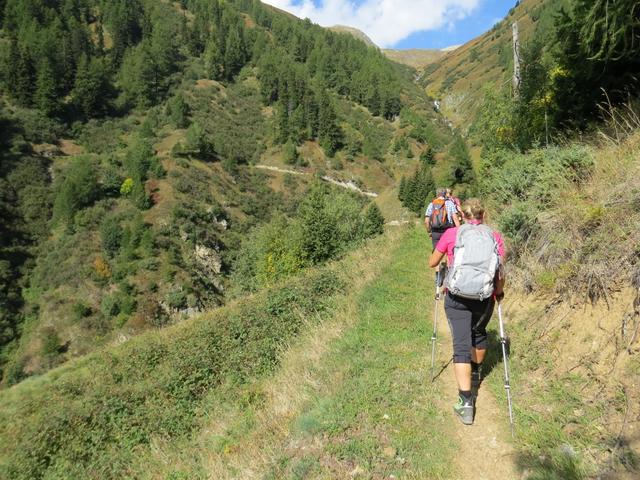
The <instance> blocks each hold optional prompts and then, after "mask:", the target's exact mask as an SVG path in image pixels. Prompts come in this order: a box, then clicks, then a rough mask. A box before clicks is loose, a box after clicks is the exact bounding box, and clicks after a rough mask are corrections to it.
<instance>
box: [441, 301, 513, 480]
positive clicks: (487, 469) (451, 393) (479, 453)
mask: <svg viewBox="0 0 640 480" xmlns="http://www.w3.org/2000/svg"><path fill="white" fill-rule="evenodd" d="M431 316H432V317H433V309H432V314H431ZM497 321H498V318H497V311H496V312H495V314H494V317H493V318H492V319H491V323H490V327H491V326H492V325H493V324H494V323H495V324H497ZM431 325H433V324H431ZM431 328H433V327H431ZM437 348H438V350H437V351H438V354H437V360H436V369H435V370H436V373H437V372H438V371H439V370H440V369H442V367H443V366H444V365H447V367H446V369H445V370H444V371H442V373H441V374H440V375H439V376H438V377H437V378H436V380H435V382H436V383H438V384H441V385H444V388H443V389H444V390H445V392H446V393H445V395H444V396H442V397H439V398H438V402H437V403H438V406H439V408H441V409H443V410H445V411H447V412H448V413H449V414H450V415H449V416H450V420H451V425H450V426H451V428H450V434H451V435H452V437H453V439H454V440H455V442H456V444H457V449H458V451H459V455H457V456H456V458H455V462H456V464H457V467H458V470H459V471H460V477H459V478H460V479H461V480H466V479H473V480H516V479H519V478H521V474H519V473H518V472H517V471H516V468H515V463H514V457H515V455H516V452H515V449H514V447H513V445H512V444H511V442H510V440H509V439H510V436H511V432H510V430H509V420H508V413H507V412H508V410H507V405H506V404H504V405H503V404H499V403H498V402H497V400H496V398H495V397H494V395H493V394H492V393H491V391H490V390H489V388H488V386H484V387H483V386H482V385H481V386H480V389H479V392H478V398H477V402H476V416H475V419H474V424H473V425H472V426H466V425H463V424H462V423H461V422H459V421H458V420H457V419H455V418H454V414H453V410H452V407H453V403H454V401H455V399H456V394H457V387H456V386H455V379H454V376H453V369H452V367H451V364H450V363H448V362H449V360H450V359H451V357H452V355H453V352H452V350H453V349H452V345H451V332H450V330H449V326H448V324H447V319H446V317H445V314H444V308H443V302H442V301H441V302H439V305H438V340H437ZM489 375H491V376H494V375H498V376H502V375H503V365H502V363H498V364H496V365H495V367H494V368H493V370H492V371H491V372H490V373H489ZM485 380H486V379H485Z"/></svg>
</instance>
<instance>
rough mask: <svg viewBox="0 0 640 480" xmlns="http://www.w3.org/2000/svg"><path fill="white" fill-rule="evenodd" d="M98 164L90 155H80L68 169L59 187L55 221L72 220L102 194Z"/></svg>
mask: <svg viewBox="0 0 640 480" xmlns="http://www.w3.org/2000/svg"><path fill="white" fill-rule="evenodd" d="M97 177H98V176H97V170H96V164H95V162H94V161H93V159H91V158H89V157H78V158H76V159H74V160H73V162H72V164H71V166H70V167H69V168H68V169H67V171H66V172H65V175H64V179H63V181H62V182H61V183H60V185H59V187H58V188H57V193H56V198H55V201H54V204H53V218H54V221H55V222H58V221H66V222H71V220H72V219H73V216H74V215H75V213H76V212H77V211H78V210H80V209H81V208H83V207H86V206H88V205H90V204H91V203H93V202H94V201H95V200H96V199H98V198H99V196H100V193H101V192H100V189H99V186H98V181H97Z"/></svg>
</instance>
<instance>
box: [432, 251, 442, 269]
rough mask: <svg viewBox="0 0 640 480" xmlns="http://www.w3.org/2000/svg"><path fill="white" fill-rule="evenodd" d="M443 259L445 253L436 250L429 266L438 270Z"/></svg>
mask: <svg viewBox="0 0 640 480" xmlns="http://www.w3.org/2000/svg"><path fill="white" fill-rule="evenodd" d="M442 257H444V253H442V252H440V251H438V249H437V248H436V249H435V250H434V251H433V253H432V254H431V256H430V257H429V266H430V267H431V268H436V267H437V266H438V265H440V261H441V260H442Z"/></svg>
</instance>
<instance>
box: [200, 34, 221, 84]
mask: <svg viewBox="0 0 640 480" xmlns="http://www.w3.org/2000/svg"><path fill="white" fill-rule="evenodd" d="M204 66H205V70H206V72H207V76H208V77H209V78H210V79H212V80H221V79H222V77H223V75H224V56H223V55H222V52H221V51H220V47H219V46H218V42H217V41H216V40H215V39H213V38H212V39H210V40H209V41H208V42H207V46H206V48H205V51H204Z"/></svg>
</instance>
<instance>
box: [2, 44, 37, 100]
mask: <svg viewBox="0 0 640 480" xmlns="http://www.w3.org/2000/svg"><path fill="white" fill-rule="evenodd" d="M15 46H16V50H15V51H14V49H13V48H12V49H11V53H10V62H15V63H13V65H8V66H7V68H8V69H9V72H12V71H14V72H15V73H14V74H10V77H9V78H10V82H11V86H12V88H11V90H10V91H11V92H12V94H13V96H14V97H15V99H16V100H17V101H18V103H20V104H21V105H24V106H31V105H32V103H33V94H34V91H35V83H36V72H35V69H34V68H33V62H32V60H31V55H30V54H29V52H28V50H26V49H20V48H19V47H18V44H17V42H16V43H15ZM14 65H15V67H14Z"/></svg>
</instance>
